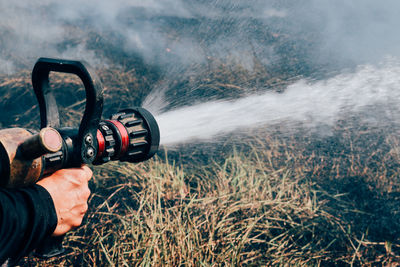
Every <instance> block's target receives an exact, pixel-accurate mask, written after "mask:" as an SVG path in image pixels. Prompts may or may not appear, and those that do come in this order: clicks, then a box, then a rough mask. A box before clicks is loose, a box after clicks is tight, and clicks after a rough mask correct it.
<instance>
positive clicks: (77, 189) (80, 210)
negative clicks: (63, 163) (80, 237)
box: [37, 166, 92, 236]
mask: <svg viewBox="0 0 400 267" xmlns="http://www.w3.org/2000/svg"><path fill="white" fill-rule="evenodd" d="M91 177H92V171H91V170H90V169H89V167H87V166H82V167H81V168H71V169H62V170H58V171H56V172H55V173H53V174H52V175H50V176H48V177H46V178H44V179H42V180H40V181H39V182H38V183H37V184H38V185H41V186H43V187H44V188H45V189H46V190H47V191H48V192H49V193H50V195H51V198H52V199H53V202H54V206H55V208H56V212H57V219H58V222H57V227H56V230H55V231H54V233H53V235H54V236H59V235H63V234H65V233H67V232H68V231H69V230H71V229H73V228H76V227H78V226H79V225H81V223H82V219H83V216H84V215H85V213H86V211H87V209H88V204H87V200H88V198H89V196H90V190H89V187H88V181H89V180H90V178H91Z"/></svg>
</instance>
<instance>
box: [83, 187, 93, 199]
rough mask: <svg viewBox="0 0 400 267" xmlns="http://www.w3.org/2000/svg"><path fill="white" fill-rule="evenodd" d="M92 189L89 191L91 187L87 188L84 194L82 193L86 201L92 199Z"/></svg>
mask: <svg viewBox="0 0 400 267" xmlns="http://www.w3.org/2000/svg"><path fill="white" fill-rule="evenodd" d="M90 193H91V192H90V189H89V187H86V188H85V189H84V190H83V193H82V195H83V197H84V199H85V200H87V199H88V198H89V197H90Z"/></svg>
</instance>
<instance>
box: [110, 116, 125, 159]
mask: <svg viewBox="0 0 400 267" xmlns="http://www.w3.org/2000/svg"><path fill="white" fill-rule="evenodd" d="M107 121H108V122H111V123H112V124H114V125H115V126H116V127H117V128H118V131H119V133H120V135H121V143H122V144H121V149H120V151H119V155H118V158H119V157H122V156H123V155H125V153H126V152H127V151H128V148H129V134H128V131H127V130H126V128H125V126H124V125H123V124H122V123H120V122H119V121H117V120H107Z"/></svg>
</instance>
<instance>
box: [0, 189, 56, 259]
mask: <svg viewBox="0 0 400 267" xmlns="http://www.w3.org/2000/svg"><path fill="white" fill-rule="evenodd" d="M56 226H57V214H56V210H55V208H54V204H53V200H52V198H51V196H50V194H49V193H48V192H47V190H46V189H44V188H43V187H41V186H39V185H34V186H31V187H27V188H19V189H3V188H0V265H1V264H2V263H3V262H5V261H6V260H7V259H8V258H12V259H13V261H11V263H14V264H15V263H16V261H17V260H18V259H20V258H22V257H23V256H26V255H27V254H28V253H29V252H30V251H32V250H33V249H34V248H35V247H37V246H38V245H39V243H40V242H41V241H42V240H43V239H44V237H47V236H50V235H51V234H52V233H53V232H54V230H55V228H56Z"/></svg>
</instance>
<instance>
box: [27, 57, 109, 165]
mask: <svg viewBox="0 0 400 267" xmlns="http://www.w3.org/2000/svg"><path fill="white" fill-rule="evenodd" d="M51 71H53V72H63V73H71V74H75V75H77V76H78V77H79V78H80V79H81V80H82V82H83V85H84V87H85V91H86V108H85V112H84V114H83V117H82V120H81V124H80V126H79V134H78V140H77V141H78V144H77V146H78V148H79V150H77V151H78V152H79V153H80V155H79V159H80V160H78V159H76V164H75V165H79V164H81V163H91V162H92V161H93V160H94V159H95V156H96V154H97V143H96V142H97V140H96V133H97V127H98V125H99V122H100V119H101V114H102V112H103V88H102V85H101V83H100V80H99V78H98V77H97V75H96V74H95V72H94V71H92V69H91V68H90V67H89V66H88V65H87V64H86V63H85V64H84V63H82V62H80V61H73V60H64V59H52V58H39V59H38V61H37V62H36V64H35V66H34V68H33V71H32V85H33V89H34V91H35V94H36V97H37V99H38V102H39V108H40V120H41V128H44V127H53V128H59V127H60V118H59V114H58V106H57V102H56V100H55V98H54V95H53V93H52V90H51V87H50V85H49V74H50V72H51ZM85 140H86V142H85ZM78 152H77V153H78ZM77 156H78V155H77Z"/></svg>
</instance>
